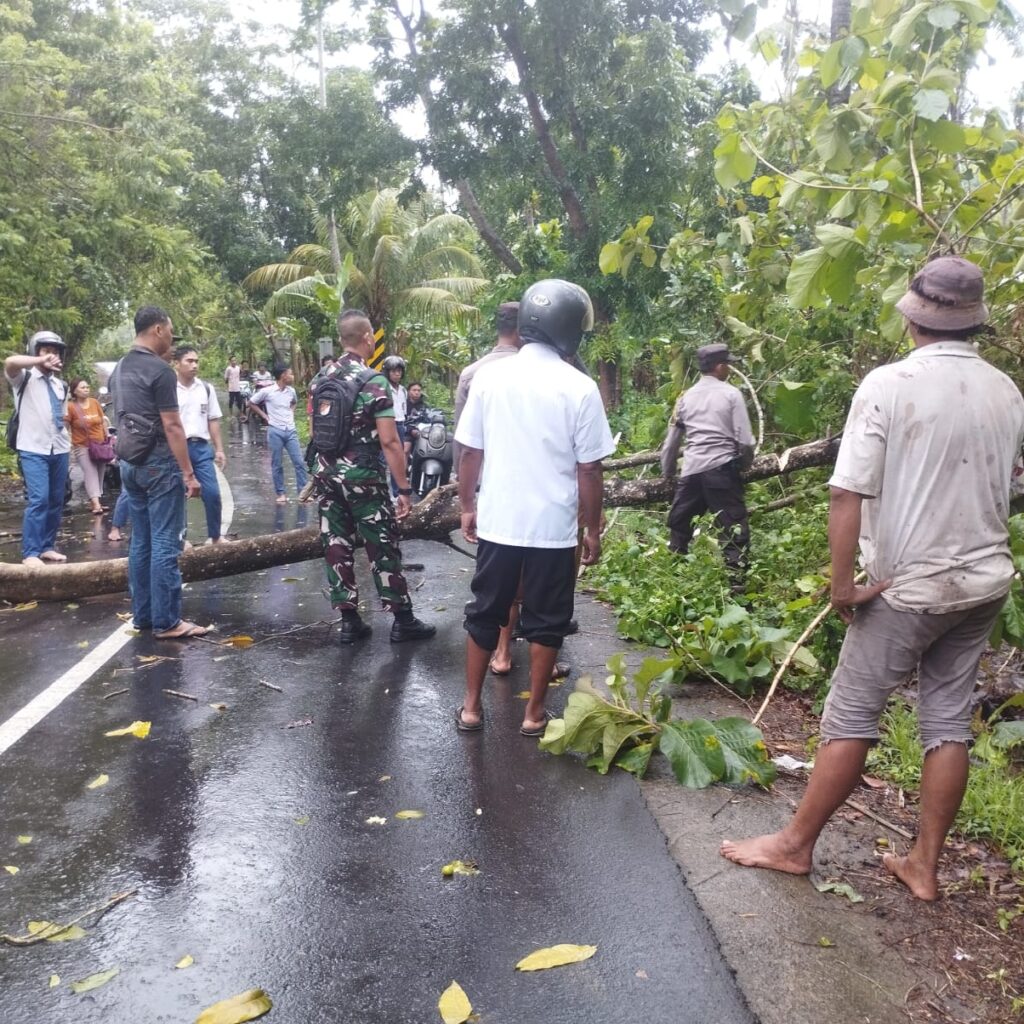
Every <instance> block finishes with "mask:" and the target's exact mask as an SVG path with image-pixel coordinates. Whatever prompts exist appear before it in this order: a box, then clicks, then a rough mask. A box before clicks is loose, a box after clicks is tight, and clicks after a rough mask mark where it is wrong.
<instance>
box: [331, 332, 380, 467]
mask: <svg viewBox="0 0 1024 1024" xmlns="http://www.w3.org/2000/svg"><path fill="white" fill-rule="evenodd" d="M365 369H366V363H364V362H363V361H362V360H361V359H360V358H359V357H358V356H356V355H353V354H352V353H351V352H346V353H344V355H342V357H341V358H340V359H339V360H338V361H337V363H335V365H334V366H332V367H331V368H330V369H329V370H327V372H326V373H325V374H324V377H333V376H337V377H339V378H340V379H341V380H349V379H350V378H352V377H354V376H356V374H358V373H360V372H361V371H362V370H365ZM394 415H395V403H394V398H393V396H392V392H391V385H390V384H389V383H388V380H387V378H386V377H385V376H384V374H382V373H377V374H374V376H372V377H371V378H370V379H369V380H368V381H367V382H366V383H365V384H364V385H363V386H362V388H361V389H360V391H359V394H358V395H356V401H355V405H354V406H353V409H352V423H351V426H350V427H349V449H348V451H346V452H345V454H344V455H342V456H341V458H339V459H338V461H337V469H336V470H335V472H337V473H341V474H343V475H345V476H351V475H352V472H354V473H355V475H358V476H362V475H368V476H369V475H373V476H376V475H378V474H381V473H382V472H383V470H382V469H381V468H380V467H379V466H377V465H376V464H375V465H374V467H371V466H369V465H366V464H360V465H357V464H356V460H355V458H354V456H355V453H356V450H357V449H362V451H363V452H364V453H365V452H366V451H367V446H369V447H370V450H372V451H373V452H374V453H377V454H379V452H380V435H379V433H378V431H377V420H378V419H384V418H392V419H393V418H394ZM318 458H319V461H320V467H319V468H320V469H321V470H327V469H331V468H332V467H333V466H334V463H332V462H328V461H327V460H325V459H323V457H322V456H321V457H318ZM359 461H360V463H363V462H364V460H362V459H361V460H359ZM350 471H352V472H350Z"/></svg>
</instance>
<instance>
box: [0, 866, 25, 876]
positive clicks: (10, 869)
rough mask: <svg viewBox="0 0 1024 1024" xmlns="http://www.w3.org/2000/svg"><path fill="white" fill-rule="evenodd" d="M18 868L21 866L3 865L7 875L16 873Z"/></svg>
mask: <svg viewBox="0 0 1024 1024" xmlns="http://www.w3.org/2000/svg"><path fill="white" fill-rule="evenodd" d="M20 870H21V868H16V867H15V866H14V865H13V864H5V865H4V871H6V872H7V874H9V875H16V874H17V873H18V872H19V871H20Z"/></svg>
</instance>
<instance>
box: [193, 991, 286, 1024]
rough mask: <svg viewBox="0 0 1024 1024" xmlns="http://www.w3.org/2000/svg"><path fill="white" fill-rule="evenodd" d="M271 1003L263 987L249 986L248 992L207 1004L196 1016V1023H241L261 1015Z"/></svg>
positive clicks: (268, 1008)
mask: <svg viewBox="0 0 1024 1024" xmlns="http://www.w3.org/2000/svg"><path fill="white" fill-rule="evenodd" d="M273 1005H274V1004H273V1003H272V1002H271V1001H270V996H268V995H267V993H266V992H264V991H263V989H261V988H251V989H249V991H248V992H242V993H240V994H239V995H237V996H232V997H231V998H230V999H222V1000H221V1001H220V1002H219V1003H214V1004H213V1006H208V1007H207V1008H206V1009H205V1010H203V1012H202V1013H201V1014H199V1016H198V1017H196V1024H243V1022H244V1021H247V1020H255V1019H256V1018H257V1017H262V1016H263V1014H265V1013H266V1012H267V1011H268V1010H270V1008H271V1007H272V1006H273Z"/></svg>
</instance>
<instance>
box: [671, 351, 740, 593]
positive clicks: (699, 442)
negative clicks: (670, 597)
mask: <svg viewBox="0 0 1024 1024" xmlns="http://www.w3.org/2000/svg"><path fill="white" fill-rule="evenodd" d="M734 362H736V360H735V358H734V357H733V356H732V355H731V354H730V353H729V349H728V346H726V345H704V346H702V347H701V348H699V349H697V365H698V368H699V369H700V372H701V378H700V380H699V381H698V382H697V383H696V384H694V386H693V387H692V388H690V389H689V390H687V391H684V392H683V394H682V395H680V396H679V400H678V401H677V402H676V407H675V411H674V412H673V413H672V422H671V425H670V426H669V432H668V436H667V437H666V438H665V444H664V446H663V447H662V451H661V472H662V476H664V477H665V478H666V479H669V478H671V477H672V476H674V475H675V471H676V458H677V456H678V454H679V445H680V443H681V441H682V439H683V437H684V436H685V437H686V449H685V451H684V452H683V468H682V471H681V473H680V476H679V482H678V483H677V484H676V493H675V498H674V500H673V502H672V508H671V509H670V510H669V513H668V525H669V530H670V531H671V536H670V539H669V545H668V546H669V549H670V550H671V551H675V552H677V553H678V554H683V555H685V554H686V552H687V551H688V550H689V548H690V541H691V539H692V538H693V520H694V518H695V517H696V516H699V515H701V514H702V513H704V512H713V513H714V515H715V522H716V524H717V525H718V529H719V532H720V534H721V538H722V554H723V556H724V558H725V564H726V566H727V567H728V569H729V576H730V578H731V581H732V589H733V591H734V592H742V590H743V587H744V584H743V577H744V574H745V572H746V568H747V550H748V548H749V547H750V525H749V523H748V521H747V506H746V502H745V501H744V500H743V481H742V480H741V479H740V472H741V470H743V469H746V468H747V467H748V466H749V465H750V463H751V462H752V461H753V458H754V435H753V433H752V432H751V430H750V417H749V416H748V415H747V407H746V406H745V405H744V404H743V396H742V395H741V394H740V392H739V389H738V388H734V387H733V386H732V385H731V384H727V383H726V382H725V379H726V377H728V376H729V364H730V363H734Z"/></svg>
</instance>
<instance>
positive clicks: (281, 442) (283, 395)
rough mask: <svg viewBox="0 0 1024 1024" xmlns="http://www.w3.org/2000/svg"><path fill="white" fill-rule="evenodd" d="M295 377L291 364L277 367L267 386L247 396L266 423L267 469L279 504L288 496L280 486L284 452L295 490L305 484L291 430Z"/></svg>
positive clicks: (281, 485) (302, 466)
mask: <svg viewBox="0 0 1024 1024" xmlns="http://www.w3.org/2000/svg"><path fill="white" fill-rule="evenodd" d="M294 382H295V377H294V375H293V374H292V371H291V368H290V367H288V366H284V367H281V369H279V370H278V371H277V383H276V385H274V386H272V387H269V388H261V389H260V390H259V391H257V392H256V393H255V394H254V395H253V396H252V398H251V399H250V400H249V404H250V405H251V406H252V408H253V410H254V411H255V413H256V415H257V416H259V417H260V418H261V419H263V420H264V421H265V422H266V423H267V424H268V429H267V444H268V445H269V446H270V471H271V474H272V475H273V479H274V492H275V493H276V494H277V503H278V504H279V505H283V504H284V503H285V502H286V501H287V500H288V495H287V494H285V490H284V453H285V452H286V451H287V452H288V458H289V459H291V460H292V466H293V467H294V468H295V490H296V492H298V491H301V490H302V488H303V487H305V486H306V481H307V480H308V477H307V476H306V467H305V466H304V465H303V463H302V452H300V451H299V435H298V433H297V432H296V430H295V406H296V403H297V402H298V400H299V398H298V395H296V394H295V388H293V387H292V384H293V383H294Z"/></svg>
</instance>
